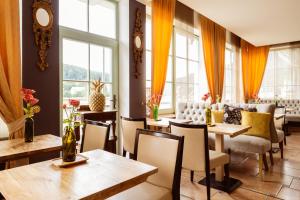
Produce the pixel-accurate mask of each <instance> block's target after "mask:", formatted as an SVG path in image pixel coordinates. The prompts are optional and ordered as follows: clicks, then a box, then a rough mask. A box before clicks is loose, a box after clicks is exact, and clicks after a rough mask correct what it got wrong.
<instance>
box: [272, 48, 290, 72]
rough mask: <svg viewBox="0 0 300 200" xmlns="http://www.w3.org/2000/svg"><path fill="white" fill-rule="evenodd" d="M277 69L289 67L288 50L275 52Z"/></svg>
mask: <svg viewBox="0 0 300 200" xmlns="http://www.w3.org/2000/svg"><path fill="white" fill-rule="evenodd" d="M276 58H277V59H276V62H277V63H276V64H277V68H288V67H291V52H290V50H289V49H285V50H280V51H277V56H276Z"/></svg>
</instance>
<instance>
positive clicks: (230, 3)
mask: <svg viewBox="0 0 300 200" xmlns="http://www.w3.org/2000/svg"><path fill="white" fill-rule="evenodd" d="M179 1H180V2H182V3H184V4H185V5H187V6H189V7H191V8H193V9H194V10H196V11H197V12H199V13H201V14H202V15H204V16H206V17H208V18H210V19H211V20H213V21H215V22H216V23H218V24H220V25H222V26H223V27H225V28H226V29H227V30H229V31H231V32H233V33H235V34H236V35H238V36H240V37H241V38H243V39H245V40H246V41H248V42H250V43H252V44H253V45H255V46H263V45H272V44H280V43H287V42H294V41H300V11H299V9H300V0H179Z"/></svg>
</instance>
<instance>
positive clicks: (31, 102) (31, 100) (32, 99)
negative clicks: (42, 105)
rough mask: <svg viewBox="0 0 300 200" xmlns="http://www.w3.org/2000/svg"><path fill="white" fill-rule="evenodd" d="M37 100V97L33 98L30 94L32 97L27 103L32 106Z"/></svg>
mask: <svg viewBox="0 0 300 200" xmlns="http://www.w3.org/2000/svg"><path fill="white" fill-rule="evenodd" d="M38 102H39V100H38V99H37V98H34V97H33V96H32V98H31V99H30V100H29V103H30V105H31V106H34V105H35V104H37V103H38Z"/></svg>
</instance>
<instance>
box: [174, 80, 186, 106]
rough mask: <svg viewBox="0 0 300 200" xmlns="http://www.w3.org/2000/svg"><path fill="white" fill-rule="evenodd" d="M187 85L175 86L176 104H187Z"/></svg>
mask: <svg viewBox="0 0 300 200" xmlns="http://www.w3.org/2000/svg"><path fill="white" fill-rule="evenodd" d="M187 92H188V85H187V84H176V103H179V102H187V100H188V98H187V96H188V94H187Z"/></svg>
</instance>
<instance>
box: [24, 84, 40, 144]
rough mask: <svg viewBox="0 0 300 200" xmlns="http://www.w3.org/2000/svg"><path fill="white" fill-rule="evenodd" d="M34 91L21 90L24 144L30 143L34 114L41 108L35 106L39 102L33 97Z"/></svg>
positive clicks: (32, 134)
mask: <svg viewBox="0 0 300 200" xmlns="http://www.w3.org/2000/svg"><path fill="white" fill-rule="evenodd" d="M34 93H35V91H34V90H32V89H26V88H22V89H21V96H22V98H23V101H24V107H23V110H24V113H25V134H24V138H25V142H32V141H33V136H34V120H33V117H34V115H35V114H36V113H39V112H40V110H41V108H40V106H38V105H36V104H37V103H38V102H39V100H38V99H37V98H35V97H34Z"/></svg>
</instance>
